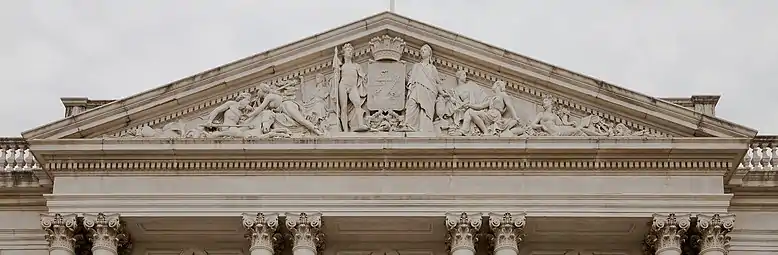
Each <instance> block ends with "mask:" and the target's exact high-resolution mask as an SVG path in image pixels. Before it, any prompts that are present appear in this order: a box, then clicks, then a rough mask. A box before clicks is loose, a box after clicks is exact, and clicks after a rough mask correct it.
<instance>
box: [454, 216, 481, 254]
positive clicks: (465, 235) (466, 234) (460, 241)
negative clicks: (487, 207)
mask: <svg viewBox="0 0 778 255" xmlns="http://www.w3.org/2000/svg"><path fill="white" fill-rule="evenodd" d="M482 217H483V215H481V213H466V212H463V213H447V214H446V228H448V234H447V235H446V248H447V249H448V251H449V252H450V253H451V254H453V253H454V252H456V251H457V250H460V249H465V250H469V251H471V252H472V254H475V244H476V243H477V242H478V231H479V230H480V229H481V218H482Z"/></svg>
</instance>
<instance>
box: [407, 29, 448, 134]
mask: <svg viewBox="0 0 778 255" xmlns="http://www.w3.org/2000/svg"><path fill="white" fill-rule="evenodd" d="M440 85H441V79H440V76H439V74H438V69H437V68H436V67H435V65H433V64H432V48H431V47H430V46H429V45H427V44H425V45H424V46H422V47H421V62H419V63H416V64H413V67H412V68H411V71H410V73H409V74H408V99H407V100H406V101H405V126H407V127H409V128H411V129H412V130H413V131H419V132H432V131H434V125H433V122H432V118H433V117H434V115H435V100H436V98H437V96H438V92H439V90H440Z"/></svg>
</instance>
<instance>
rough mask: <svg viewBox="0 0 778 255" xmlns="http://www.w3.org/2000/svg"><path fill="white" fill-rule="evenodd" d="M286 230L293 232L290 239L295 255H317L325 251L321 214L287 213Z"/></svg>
mask: <svg viewBox="0 0 778 255" xmlns="http://www.w3.org/2000/svg"><path fill="white" fill-rule="evenodd" d="M286 228H287V229H289V232H291V235H290V236H289V239H290V241H292V253H293V254H294V255H315V254H317V253H318V252H321V250H322V249H324V233H322V232H321V213H310V214H309V213H300V214H294V213H287V214H286Z"/></svg>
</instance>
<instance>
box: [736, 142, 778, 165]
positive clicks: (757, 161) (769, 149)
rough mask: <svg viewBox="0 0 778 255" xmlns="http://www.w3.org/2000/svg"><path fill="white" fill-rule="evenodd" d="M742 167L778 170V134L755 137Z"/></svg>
mask: <svg viewBox="0 0 778 255" xmlns="http://www.w3.org/2000/svg"><path fill="white" fill-rule="evenodd" d="M740 168H746V169H750V170H751V171H778V136H766V135H759V136H756V137H754V140H753V141H751V147H750V148H749V149H748V152H746V155H745V156H744V157H743V161H742V162H741V163H740Z"/></svg>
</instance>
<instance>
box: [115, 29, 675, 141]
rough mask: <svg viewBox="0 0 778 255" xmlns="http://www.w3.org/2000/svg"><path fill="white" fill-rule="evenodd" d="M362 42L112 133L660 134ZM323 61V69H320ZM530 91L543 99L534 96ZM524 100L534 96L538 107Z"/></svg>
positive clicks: (397, 44) (385, 43) (425, 52)
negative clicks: (195, 112)
mask: <svg viewBox="0 0 778 255" xmlns="http://www.w3.org/2000/svg"><path fill="white" fill-rule="evenodd" d="M367 44H368V45H366V46H363V48H361V49H358V48H357V47H355V45H352V44H351V43H346V44H344V45H343V46H341V47H335V49H334V51H333V52H334V54H333V57H332V60H331V61H332V62H331V63H324V62H321V63H320V64H319V65H318V66H320V67H317V69H315V70H314V71H315V72H316V73H315V74H314V75H313V76H312V77H315V78H309V79H306V78H305V77H302V76H300V75H298V74H291V75H287V76H286V78H284V79H282V80H276V81H273V82H260V83H259V84H256V86H255V87H254V88H251V89H246V90H244V91H241V92H236V93H235V94H234V96H233V97H232V98H224V99H222V100H223V101H221V102H219V104H217V105H216V107H215V108H214V109H211V111H210V112H209V113H207V114H202V115H201V116H198V117H194V118H193V117H188V118H189V119H179V118H176V121H174V122H168V121H166V122H161V121H160V122H154V123H155V124H154V125H155V126H156V127H151V126H148V125H145V126H141V127H137V128H134V129H131V130H127V131H124V132H121V133H118V134H116V136H120V137H156V138H257V139H262V138H289V137H301V136H332V135H336V134H337V133H345V132H367V131H370V132H384V133H389V132H417V133H423V134H427V135H429V136H451V135H454V136H598V137H657V136H665V135H664V134H659V133H657V132H656V131H649V130H646V129H644V127H640V128H637V127H630V126H628V125H629V124H631V123H627V122H625V121H611V120H615V119H618V118H614V117H613V116H610V117H608V118H607V119H606V118H603V117H606V116H609V115H608V114H606V113H597V112H594V113H593V111H592V110H588V109H587V110H581V109H578V108H577V107H567V106H558V105H557V103H556V102H557V99H556V98H554V97H553V96H551V95H549V94H546V93H531V94H525V95H523V96H524V97H527V98H532V97H535V99H533V100H526V102H525V104H517V103H516V102H514V101H516V100H519V99H518V98H516V97H514V96H509V95H508V93H507V91H506V87H507V82H506V81H505V80H496V81H494V80H493V82H494V83H493V84H476V81H474V80H471V79H468V77H467V71H465V70H458V71H456V70H454V71H455V72H456V74H455V77H453V78H454V79H453V81H452V82H444V81H445V80H446V78H447V77H445V76H446V74H444V72H443V69H444V68H450V67H449V66H445V65H443V66H441V65H440V62H436V61H435V58H434V56H433V52H434V49H433V47H432V46H430V45H428V44H423V45H421V46H420V47H419V49H418V50H415V49H410V46H409V45H406V42H405V41H404V40H403V39H402V38H400V37H392V36H389V35H382V36H378V37H375V38H372V40H370V41H369V42H368V43H367ZM365 48H367V49H365ZM368 52H369V53H370V54H371V57H372V58H371V59H368V60H367V61H366V63H358V62H355V61H357V57H360V56H361V55H363V54H366V53H368ZM406 53H410V54H408V55H405V54H406ZM403 57H407V58H410V59H414V62H415V63H414V62H406V61H405V60H403ZM415 58H419V59H418V60H415ZM359 60H360V61H361V58H360V59H359ZM326 61H329V60H326ZM327 66H329V67H331V68H332V69H331V70H324V69H320V68H327ZM439 68H440V70H439ZM447 71H448V72H451V71H452V70H447ZM478 82H480V83H483V81H478ZM487 88H492V89H491V90H492V91H488V90H489V89H487ZM517 93H523V92H521V91H518V92H517ZM298 94H299V95H302V96H298ZM539 94H542V95H543V96H542V97H541V98H537V96H538V95H539ZM531 101H540V102H541V103H540V105H539V106H540V107H536V106H535V105H532V104H535V103H533V102H531ZM209 104H210V102H209ZM536 108H539V110H536ZM197 109H201V107H198V108H197ZM570 109H575V110H576V111H577V112H574V113H571V111H570ZM519 113H521V114H519ZM178 116H180V114H178V115H175V117H178ZM168 119H169V118H168ZM352 135H354V134H352Z"/></svg>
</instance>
